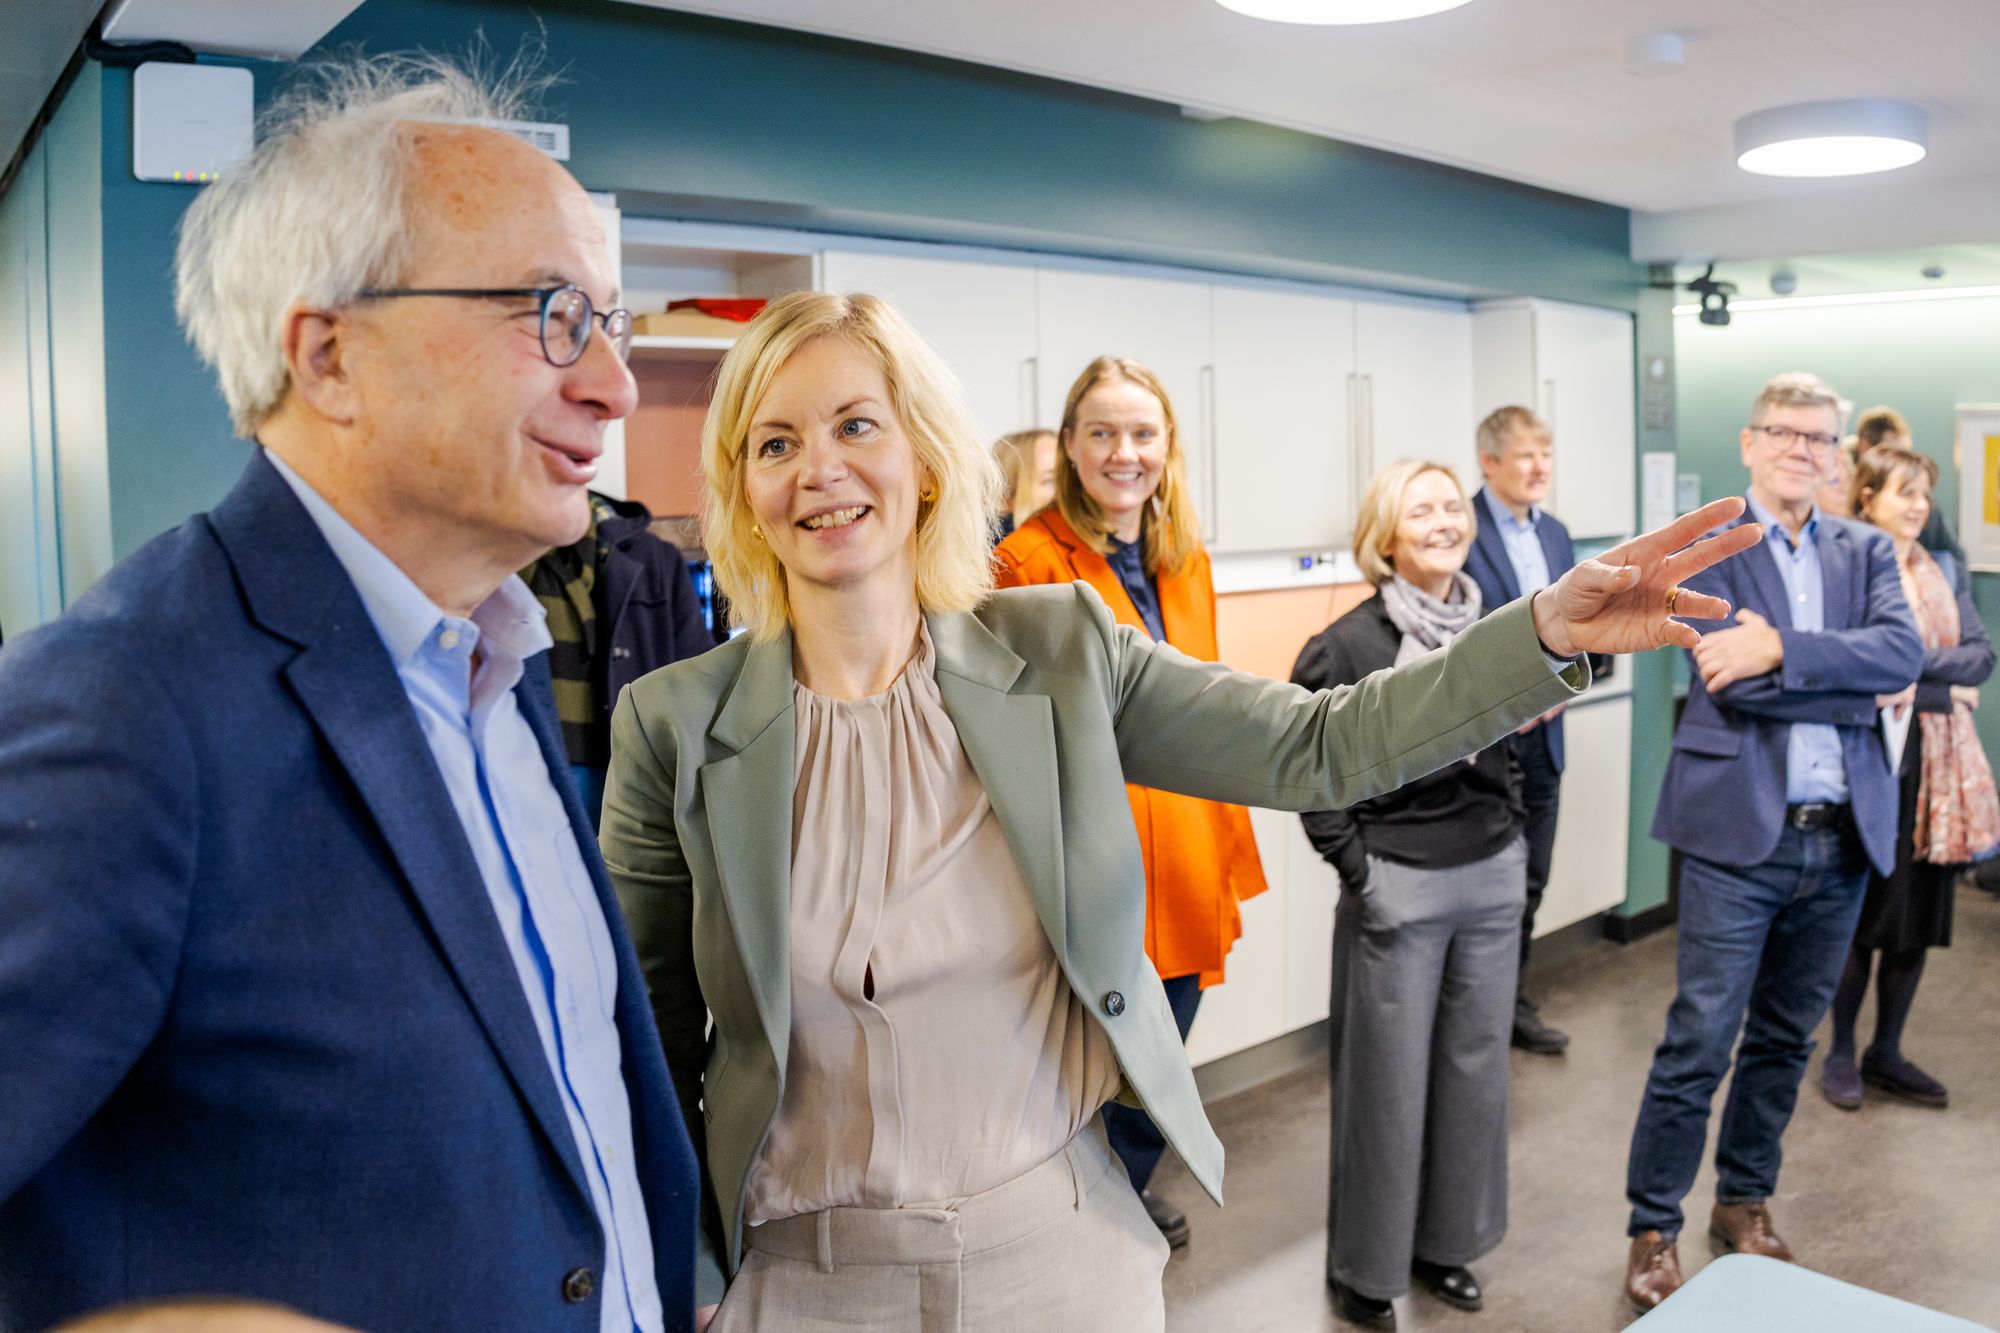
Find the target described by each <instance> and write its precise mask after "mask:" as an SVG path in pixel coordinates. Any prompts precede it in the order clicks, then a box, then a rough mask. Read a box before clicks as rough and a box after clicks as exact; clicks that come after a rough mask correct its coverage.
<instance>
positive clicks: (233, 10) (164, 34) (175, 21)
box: [104, 0, 361, 60]
mask: <svg viewBox="0 0 2000 1333" xmlns="http://www.w3.org/2000/svg"><path fill="white" fill-rule="evenodd" d="M360 5H361V0H283V3H281V4H269V3H263V4H245V3H243V0H112V3H111V5H110V6H109V8H108V9H107V10H106V11H105V15H104V40H105V41H107V42H179V43H181V45H183V46H191V47H193V48H194V49H195V50H197V51H202V52H213V53H217V54H222V55H235V56H256V57H262V58H265V59H272V60H292V59H296V58H297V57H298V56H299V54H300V53H301V52H303V51H305V50H306V49H307V48H308V47H310V46H311V45H312V44H313V43H314V42H317V41H318V40H319V39H320V38H322V37H324V36H326V35H327V33H329V32H331V31H332V30H333V27H334V25H335V24H337V23H339V22H340V21H341V20H342V19H344V18H346V17H347V16H348V15H349V14H351V13H353V12H354V11H355V10H356V9H358V8H359V7H360Z"/></svg>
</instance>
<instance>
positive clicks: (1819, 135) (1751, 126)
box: [1736, 97, 1930, 176]
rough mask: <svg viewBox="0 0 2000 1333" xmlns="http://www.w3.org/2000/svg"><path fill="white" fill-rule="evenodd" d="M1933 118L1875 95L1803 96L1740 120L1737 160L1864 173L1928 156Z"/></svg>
mask: <svg viewBox="0 0 2000 1333" xmlns="http://www.w3.org/2000/svg"><path fill="white" fill-rule="evenodd" d="M1929 131H1930V118H1929V117H1928V116H1927V115H1925V114H1924V109H1923V108H1922V107H1920V106H1913V105H1912V104H1910V103H1908V102H1892V101H1888V100H1886V99H1883V98H1875V97H1852V98H1845V99H1842V100H1839V101H1833V102H1801V103H1799V104H1797V105H1796V106H1775V107H1772V108H1771V109H1770V110H1768V111H1755V112H1752V113H1751V114H1749V115H1747V116H1745V117H1743V118H1742V119H1741V120H1739V121H1737V122H1736V165H1737V166H1739V167H1741V168H1743V169H1744V170H1745V171H1750V172H1755V173H1756V174H1757V175H1759V176H1861V175H1866V174H1867V173H1868V172H1871V171H1894V170H1895V169H1896V168H1897V167H1907V166H1909V165H1910V164H1911V163H1913V162H1921V161H1923V159H1924V153H1925V151H1926V148H1925V140H1926V138H1927V137H1928V135H1929Z"/></svg>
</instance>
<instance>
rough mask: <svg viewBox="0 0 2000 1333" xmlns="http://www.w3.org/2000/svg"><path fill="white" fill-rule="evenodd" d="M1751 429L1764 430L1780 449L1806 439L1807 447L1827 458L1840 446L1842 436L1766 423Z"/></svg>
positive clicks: (1787, 447)
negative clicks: (1767, 424)
mask: <svg viewBox="0 0 2000 1333" xmlns="http://www.w3.org/2000/svg"><path fill="white" fill-rule="evenodd" d="M1750 429H1751V430H1757V431H1762V432H1763V433H1764V435H1765V437H1766V438H1767V439H1769V440H1770V441H1771V443H1773V444H1775V445H1777V446H1778V447H1779V448H1780V449H1790V448H1791V447H1792V446H1793V445H1795V444H1797V443H1798V442H1799V441H1800V440H1804V441H1805V442H1806V448H1807V449H1808V450H1809V451H1811V453H1812V454H1813V455H1814V456H1815V457H1818V458H1825V457H1826V456H1827V455H1829V454H1831V453H1832V452H1833V451H1834V450H1835V449H1838V448H1839V447H1840V437H1839V436H1838V435H1828V434H1827V433H1826V432H1824V431H1817V430H1793V429H1792V428H1791V427H1790V426H1764V425H1757V426H1752V427H1751V428H1750Z"/></svg>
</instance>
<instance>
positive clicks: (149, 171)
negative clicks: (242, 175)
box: [132, 60, 257, 185]
mask: <svg viewBox="0 0 2000 1333" xmlns="http://www.w3.org/2000/svg"><path fill="white" fill-rule="evenodd" d="M256 115H257V101H256V92H255V89H254V87H253V86H252V83H251V79H250V71H249V70H247V69H232V68H228V67H226V66H222V65H182V64H172V63H169V62H165V61H157V60H155V61H148V62H147V63H146V64H143V65H141V66H139V68H138V70H137V72H136V73H135V74H134V75H133V77H132V174H133V175H134V176H137V177H138V178H139V179H140V180H142V181H178V182H180V183H182V184H185V185H201V184H204V183H206V182H208V181H212V180H219V179H221V177H222V174H223V173H224V172H225V171H227V170H229V168H231V167H233V166H234V165H236V163H238V162H240V161H242V160H243V159H244V158H245V157H247V156H249V154H250V145H251V142H252V137H251V132H252V126H253V125H254V123H255V121H256Z"/></svg>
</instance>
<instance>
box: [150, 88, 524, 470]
mask: <svg viewBox="0 0 2000 1333" xmlns="http://www.w3.org/2000/svg"><path fill="white" fill-rule="evenodd" d="M480 54H481V52H479V51H477V50H475V52H474V58H473V59H472V60H471V61H469V62H465V63H460V62H456V61H453V60H450V59H447V58H444V57H440V56H432V55H423V54H417V55H409V54H404V55H391V56H372V57H371V56H347V57H341V58H338V59H332V60H327V61H321V62H316V63H315V64H313V65H310V66H306V67H303V68H302V69H301V70H300V71H299V72H298V74H297V75H296V76H295V77H294V80H293V81H292V82H291V83H290V84H289V85H288V86H287V87H286V89H285V90H284V91H283V92H281V93H280V94H279V95H278V96H277V97H276V98H274V99H273V100H272V102H271V103H270V104H269V105H268V106H267V107H266V108H265V110H264V111H263V113H262V114H261V115H260V116H259V117H258V124H257V142H256V147H255V148H254V149H253V150H252V152H251V154H250V156H249V157H248V158H246V159H245V160H244V161H243V162H242V163H241V164H240V165H239V166H237V167H235V168H234V169H232V170H231V171H229V172H227V173H226V174H225V175H224V176H223V178H222V179H221V180H220V181H218V182H216V183H215V184H213V185H210V186H207V187H205V188H204V190H203V192H202V195H201V197H200V198H199V199H197V200H195V202H194V206H193V207H192V208H190V209H188V212H187V216H186V217H185V218H184V219H183V220H182V222H181V234H180V248H179V252H178V254H177V255H176V257H175V264H174V308H175V310H176V311H177V313H178V314H179V315H180V321H181V327H182V328H183V329H185V330H186V331H187V336H188V339H189V340H190V341H191V342H193V343H194V347H195V350H196V351H197V352H198V353H200V355H201V359H202V360H204V361H206V362H207V363H208V364H209V365H211V366H213V367H214V368H215V373H216V375H217V377H218V378H219V379H220V380H221V382H222V396H223V398H224V399H225V400H227V402H228V404H229V417H230V420H231V422H232V423H233V424H234V425H235V427H236V433H237V434H238V435H242V436H245V437H249V436H254V435H255V434H256V432H257V430H258V428H259V427H261V426H262V425H263V424H264V422H265V421H266V420H268V419H269V418H270V416H271V415H272V413H274V412H275V411H277V408H278V405H279V403H280V402H282V401H283V400H284V396H285V392H286V389H287V387H288V384H289V378H288V373H287V370H286V366H285V359H284V353H283V348H282V347H281V346H280V342H279V339H280V337H281V332H282V330H281V326H282V323H283V319H284V313H285V311H286V310H287V309H288V308H289V307H290V306H291V305H292V304H293V303H294V302H298V303H303V304H305V305H308V306H312V307H315V308H321V309H327V308H332V307H334V306H338V305H340V304H341V303H342V302H345V301H349V300H352V299H353V298H354V296H355V295H356V294H357V293H359V292H361V291H362V290H363V289H365V288H368V287H382V286H392V285H394V284H395V283H396V282H398V281H399V280H401V278H402V276H403V274H404V273H405V272H406V271H407V270H408V266H409V262H410V232H411V228H410V227H409V225H408V220H407V218H406V217H405V215H404V194H405V191H406V189H407V186H408V179H407V178H408V174H409V165H410V159H411V152H410V149H411V139H410V135H409V134H408V133H407V127H408V126H409V125H410V124H412V123H416V122H440V121H442V122H454V121H455V122H464V121H477V120H521V119H526V118H528V115H529V114H530V111H529V108H530V106H531V104H532V102H533V101H534V100H535V99H536V98H537V97H538V96H539V95H540V94H541V93H542V92H543V91H544V89H545V88H546V87H547V85H548V83H549V82H551V80H549V79H547V78H545V77H542V76H540V75H538V74H537V73H536V72H535V69H534V66H535V60H534V57H533V54H532V53H531V52H528V51H526V50H524V52H523V54H522V55H521V56H519V57H517V58H516V59H515V60H514V61H513V62H512V63H511V64H510V65H508V66H507V67H506V68H505V69H501V70H498V71H495V72H489V71H486V70H484V69H482V68H480V63H481V62H480V60H479V58H478V57H479V55H480Z"/></svg>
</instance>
